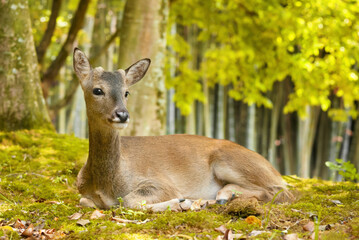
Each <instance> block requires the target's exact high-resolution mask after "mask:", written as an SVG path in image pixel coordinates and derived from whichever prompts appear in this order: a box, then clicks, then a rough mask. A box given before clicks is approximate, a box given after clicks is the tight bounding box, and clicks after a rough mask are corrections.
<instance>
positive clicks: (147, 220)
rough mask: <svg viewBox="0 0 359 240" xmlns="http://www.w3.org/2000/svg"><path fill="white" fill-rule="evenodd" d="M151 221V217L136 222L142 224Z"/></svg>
mask: <svg viewBox="0 0 359 240" xmlns="http://www.w3.org/2000/svg"><path fill="white" fill-rule="evenodd" d="M149 221H150V219H148V218H147V219H145V220H143V221H140V222H137V223H136V224H137V225H140V224H145V223H147V222H149Z"/></svg>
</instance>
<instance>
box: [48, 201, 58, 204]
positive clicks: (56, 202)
mask: <svg viewBox="0 0 359 240" xmlns="http://www.w3.org/2000/svg"><path fill="white" fill-rule="evenodd" d="M46 203H50V204H57V205H59V204H61V202H59V201H47V202H46Z"/></svg>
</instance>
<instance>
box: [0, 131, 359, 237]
mask: <svg viewBox="0 0 359 240" xmlns="http://www.w3.org/2000/svg"><path fill="white" fill-rule="evenodd" d="M87 145H88V142H87V140H81V139H78V138H76V137H74V136H68V135H59V134H56V133H53V132H51V131H47V130H32V131H17V132H6V133H5V132H0V239H21V238H26V237H28V235H26V234H23V235H24V236H21V235H20V234H19V232H20V233H21V232H22V231H24V229H25V228H28V226H29V225H30V224H32V225H33V226H34V231H33V236H32V239H36V238H38V239H39V238H41V239H50V238H51V239H58V238H66V239H169V238H171V239H216V238H218V239H223V238H222V237H219V236H223V235H224V233H223V232H224V231H225V230H223V229H229V230H231V233H232V234H234V235H232V236H234V237H239V236H241V238H242V239H244V238H253V239H283V238H284V239H297V238H302V239H311V238H313V239H316V238H317V237H319V239H359V185H358V184H355V183H349V182H345V183H333V182H328V181H322V180H316V179H300V178H297V177H285V179H286V181H287V182H288V183H289V184H290V185H291V186H292V188H293V192H294V193H295V194H296V196H297V199H296V200H295V201H294V202H293V203H290V204H289V203H288V204H278V205H276V204H270V203H267V204H258V203H257V202H255V201H253V202H246V203H243V202H241V201H238V200H237V201H236V200H234V201H232V202H231V203H229V204H228V205H225V206H216V205H214V206H210V207H206V208H205V209H203V210H196V211H191V210H190V211H186V212H171V211H169V210H168V211H166V212H163V213H151V212H149V211H143V210H133V209H125V208H117V209H112V210H109V211H103V214H104V215H102V216H101V217H100V218H97V219H90V217H91V214H92V213H93V212H94V209H91V208H82V207H80V206H78V201H79V198H80V196H79V194H78V192H77V190H76V187H75V179H76V175H77V173H78V172H79V170H80V168H81V166H82V165H83V164H84V162H85V161H86V157H87V151H88V146H87ZM74 213H78V215H79V216H81V218H80V219H82V220H87V219H88V220H89V221H90V222H89V223H88V224H86V225H85V226H82V225H80V224H78V223H77V222H78V219H74V218H75V217H72V219H71V217H70V216H72V215H73V214H74ZM81 214H82V215H81ZM114 216H115V217H116V218H121V219H128V220H138V222H133V223H119V222H117V221H114V219H113V218H112V217H114ZM248 216H250V217H249V218H247V217H248ZM254 216H256V217H254ZM145 220H146V221H145ZM311 223H312V224H313V223H314V227H310V224H311ZM221 226H222V228H221V229H222V232H221V231H220V230H215V229H216V228H219V227H221ZM312 226H313V225H312ZM19 229H20V230H19ZM21 229H22V230H21ZM305 229H306V230H305ZM260 231H262V232H260ZM256 234H257V235H256ZM294 234H296V235H294ZM227 235H228V236H227ZM227 235H226V239H231V236H230V234H228V231H227ZM290 237H292V238H290ZM30 239H31V238H30Z"/></svg>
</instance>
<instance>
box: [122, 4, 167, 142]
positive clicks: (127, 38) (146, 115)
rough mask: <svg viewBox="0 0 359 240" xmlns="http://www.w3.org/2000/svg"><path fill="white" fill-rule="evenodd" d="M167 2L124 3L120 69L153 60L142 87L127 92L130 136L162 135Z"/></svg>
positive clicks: (164, 102)
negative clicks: (144, 60) (128, 93)
mask: <svg viewBox="0 0 359 240" xmlns="http://www.w3.org/2000/svg"><path fill="white" fill-rule="evenodd" d="M167 15H168V1H167V0H132V1H127V2H126V6H125V12H124V19H123V21H122V27H121V43H120V55H119V66H120V67H121V68H127V67H129V66H130V65H131V64H132V63H134V62H135V61H137V60H139V59H141V58H145V57H147V58H150V59H151V60H152V63H151V67H150V69H149V73H148V74H147V77H146V79H144V80H143V81H142V82H141V84H138V85H135V86H133V87H132V88H131V89H130V94H131V95H130V97H129V103H128V108H129V112H130V114H131V123H130V124H129V127H128V128H127V129H126V130H125V131H124V134H130V135H159V134H164V133H165V126H166V121H165V120H166V113H165V107H166V94H165V83H164V73H163V71H164V60H165V59H164V57H165V47H166V23H167Z"/></svg>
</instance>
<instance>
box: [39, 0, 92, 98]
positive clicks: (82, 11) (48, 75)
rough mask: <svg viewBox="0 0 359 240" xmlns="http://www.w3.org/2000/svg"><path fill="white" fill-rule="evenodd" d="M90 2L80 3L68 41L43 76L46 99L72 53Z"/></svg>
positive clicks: (82, 1) (85, 0)
mask: <svg viewBox="0 0 359 240" xmlns="http://www.w3.org/2000/svg"><path fill="white" fill-rule="evenodd" d="M90 1H91V0H81V1H80V2H79V5H78V7H77V10H76V13H75V16H74V17H73V18H72V22H71V27H70V30H69V33H68V34H67V39H66V41H65V43H64V44H63V45H62V48H61V50H60V52H59V54H58V55H57V57H56V59H55V60H54V61H53V62H52V63H51V65H50V67H49V68H48V69H47V71H46V72H45V74H44V75H43V76H42V82H43V92H44V97H45V98H46V97H47V95H48V90H49V89H48V88H49V86H51V83H53V82H54V81H55V78H56V76H57V75H58V73H59V71H60V69H61V67H62V66H63V65H64V63H65V61H66V58H67V56H68V55H69V54H70V53H71V52H72V45H73V43H74V41H75V39H76V36H77V33H78V32H79V30H80V29H81V28H82V26H83V23H84V20H85V15H86V11H87V7H88V5H89V3H90Z"/></svg>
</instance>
